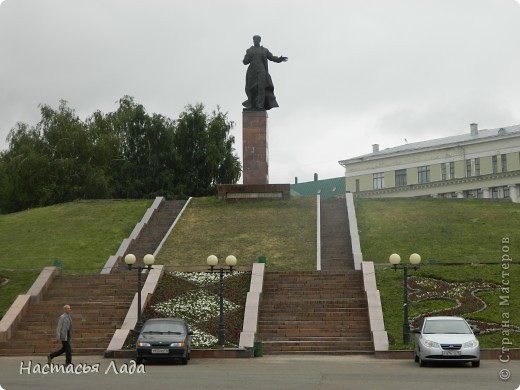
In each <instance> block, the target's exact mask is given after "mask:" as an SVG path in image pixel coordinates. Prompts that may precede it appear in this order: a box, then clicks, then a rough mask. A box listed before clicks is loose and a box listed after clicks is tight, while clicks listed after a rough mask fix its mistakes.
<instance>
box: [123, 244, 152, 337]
mask: <svg viewBox="0 0 520 390" xmlns="http://www.w3.org/2000/svg"><path fill="white" fill-rule="evenodd" d="M135 261H136V258H135V255H133V254H131V253H129V254H128V255H126V256H125V264H126V265H127V266H128V270H129V271H131V270H132V269H136V270H137V323H136V324H135V329H134V330H135V331H136V332H137V333H139V332H140V331H141V329H142V327H143V320H142V318H141V274H142V272H143V270H145V269H146V270H148V271H150V270H151V269H152V264H153V263H154V262H155V258H154V257H153V255H146V256H144V257H143V263H144V264H145V265H144V266H140V265H139V266H134V264H135Z"/></svg>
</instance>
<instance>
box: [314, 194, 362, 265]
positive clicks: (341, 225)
mask: <svg viewBox="0 0 520 390" xmlns="http://www.w3.org/2000/svg"><path fill="white" fill-rule="evenodd" d="M320 210H321V218H320V230H321V269H322V270H323V271H334V272H343V271H346V270H353V269H354V257H353V255H352V244H351V241H350V232H349V223H348V213H347V205H346V201H345V198H329V199H323V200H321V202H320Z"/></svg>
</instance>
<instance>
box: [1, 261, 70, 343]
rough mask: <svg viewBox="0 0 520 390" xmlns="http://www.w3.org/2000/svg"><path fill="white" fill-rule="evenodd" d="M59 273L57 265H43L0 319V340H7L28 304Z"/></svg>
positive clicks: (38, 295) (44, 289) (33, 302)
mask: <svg viewBox="0 0 520 390" xmlns="http://www.w3.org/2000/svg"><path fill="white" fill-rule="evenodd" d="M59 274H60V269H59V268H57V267H45V268H44V269H43V270H42V271H41V272H40V275H38V277H37V278H36V280H35V281H34V283H33V284H32V286H31V288H29V291H28V292H27V294H22V295H18V297H17V298H16V299H15V301H14V302H13V304H12V305H11V306H10V307H9V310H7V313H5V315H4V317H3V318H2V320H1V321H0V341H7V340H9V339H10V338H11V337H12V335H13V333H14V331H15V330H16V327H17V326H18V324H19V323H20V321H21V320H22V317H23V315H24V314H25V313H26V312H27V310H28V307H29V305H33V304H36V303H38V302H39V301H40V300H41V299H42V296H43V294H44V293H45V291H47V289H48V288H49V286H50V284H51V283H52V280H53V279H54V277H56V275H59Z"/></svg>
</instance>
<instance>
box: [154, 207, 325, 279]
mask: <svg viewBox="0 0 520 390" xmlns="http://www.w3.org/2000/svg"><path fill="white" fill-rule="evenodd" d="M211 254H214V255H216V256H217V257H218V258H219V259H220V260H221V262H222V263H223V261H224V259H225V258H226V256H228V255H234V256H236V258H237V259H238V265H248V264H252V263H254V262H256V261H258V257H259V256H265V257H266V258H267V263H268V266H269V269H271V270H291V269H293V270H294V269H316V199H315V198H293V199H291V200H288V201H276V202H275V201H257V202H246V203H235V204H227V203H225V202H223V201H219V200H217V199H215V198H197V199H193V200H192V201H191V204H190V205H189V207H188V208H187V209H186V211H185V212H184V214H183V216H182V218H181V220H180V221H179V223H177V225H176V226H175V228H174V229H173V232H172V235H171V236H170V238H169V239H168V240H167V241H166V242H165V244H164V246H163V248H162V249H161V251H160V253H159V255H158V256H157V263H159V264H165V265H176V266H196V265H200V266H204V265H206V258H207V257H208V256H209V255H211Z"/></svg>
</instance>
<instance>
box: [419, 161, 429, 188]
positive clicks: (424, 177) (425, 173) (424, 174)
mask: <svg viewBox="0 0 520 390" xmlns="http://www.w3.org/2000/svg"><path fill="white" fill-rule="evenodd" d="M417 182H418V183H419V184H424V183H429V182H430V166H429V165H425V166H422V167H418V168H417Z"/></svg>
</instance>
